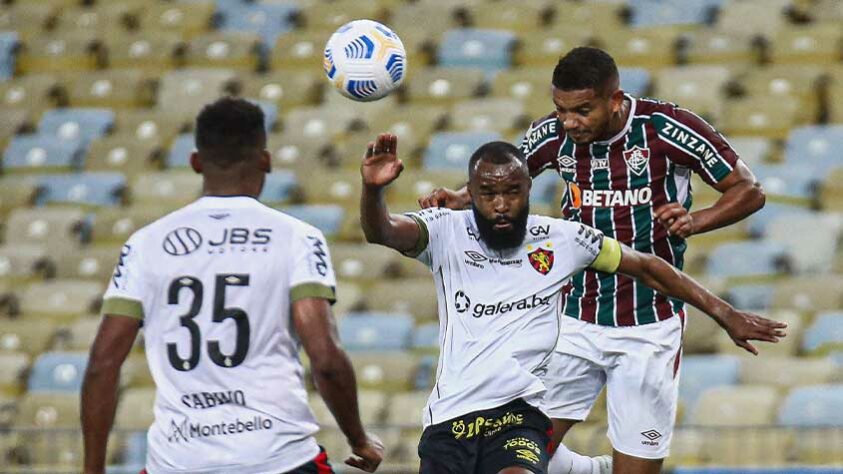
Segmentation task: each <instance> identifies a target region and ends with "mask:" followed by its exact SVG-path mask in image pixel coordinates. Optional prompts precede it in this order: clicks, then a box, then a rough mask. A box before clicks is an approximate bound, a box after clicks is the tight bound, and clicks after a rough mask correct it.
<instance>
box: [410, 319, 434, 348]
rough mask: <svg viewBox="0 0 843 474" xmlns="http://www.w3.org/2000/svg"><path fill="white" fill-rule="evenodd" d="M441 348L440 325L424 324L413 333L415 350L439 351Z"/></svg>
mask: <svg viewBox="0 0 843 474" xmlns="http://www.w3.org/2000/svg"><path fill="white" fill-rule="evenodd" d="M438 347H439V323H428V324H423V325H421V326H419V327H417V328H416V330H415V331H413V349H437V348H438Z"/></svg>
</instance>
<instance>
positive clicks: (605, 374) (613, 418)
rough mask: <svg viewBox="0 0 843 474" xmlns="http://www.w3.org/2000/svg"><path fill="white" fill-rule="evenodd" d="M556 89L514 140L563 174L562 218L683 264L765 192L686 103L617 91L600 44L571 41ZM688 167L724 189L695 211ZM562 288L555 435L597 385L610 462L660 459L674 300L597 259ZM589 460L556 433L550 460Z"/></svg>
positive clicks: (551, 398)
mask: <svg viewBox="0 0 843 474" xmlns="http://www.w3.org/2000/svg"><path fill="white" fill-rule="evenodd" d="M553 101H554V104H555V106H556V111H555V112H553V113H551V114H548V115H547V116H545V117H542V118H540V119H539V120H536V121H535V122H533V124H532V125H531V126H530V129H529V130H528V131H527V134H526V136H525V137H524V140H523V142H522V150H523V152H524V154H525V155H526V156H527V158H528V163H529V166H530V173H531V175H532V176H537V175H538V174H540V173H541V172H543V171H545V170H548V169H553V170H555V171H556V172H557V173H558V174H559V176H560V177H561V178H562V179H563V181H564V183H565V186H566V193H565V197H564V199H563V201H562V203H561V204H562V211H563V215H564V216H565V217H566V218H567V219H570V220H574V221H578V222H582V223H584V224H587V225H590V226H593V227H595V228H597V229H599V230H601V231H602V232H603V233H604V234H605V235H607V236H610V237H613V238H615V239H617V240H618V241H620V242H622V243H624V244H626V245H628V246H630V247H631V248H633V249H635V250H639V251H642V252H647V253H653V254H655V255H658V256H659V257H661V258H663V259H665V260H667V261H668V262H670V263H671V264H673V265H674V266H676V267H677V268H680V269H681V268H682V264H683V255H684V252H685V248H686V239H687V238H688V237H690V236H691V235H694V234H699V233H703V232H708V231H711V230H714V229H717V228H720V227H723V226H726V225H729V224H732V223H734V222H737V221H739V220H741V219H743V218H745V217H746V216H748V215H750V214H752V213H753V212H755V211H757V210H758V209H760V208H761V207H762V206H763V204H764V194H763V191H762V190H761V188H760V186H759V185H758V183H757V181H756V180H755V177H754V176H753V174H752V172H751V171H750V170H749V169H748V168H747V167H746V165H745V164H743V163H742V162H741V161H740V159H739V158H738V156H737V154H736V153H735V151H734V150H733V149H732V147H731V146H730V145H729V143H728V142H727V141H726V140H725V139H724V138H723V136H722V135H720V134H719V133H718V132H717V131H716V130H714V128H713V127H712V126H711V125H709V124H708V123H706V122H705V121H704V120H703V119H701V118H700V117H698V116H697V115H695V114H693V113H692V112H690V111H688V110H685V109H682V108H679V107H677V106H675V105H673V104H669V103H665V102H659V101H653V100H648V99H640V98H635V97H632V96H630V95H628V94H625V93H624V92H623V91H622V90H621V89H620V84H619V75H618V71H617V67H616V66H615V63H614V60H613V59H612V58H611V57H610V56H609V55H608V54H606V53H605V52H603V51H601V50H599V49H596V48H576V49H574V50H572V51H571V52H569V53H568V54H567V55H566V56H565V57H563V58H562V59H560V61H559V63H558V64H557V66H556V68H555V70H554V73H553ZM692 172H693V173H697V174H699V175H700V177H701V178H702V179H703V180H704V181H705V182H706V183H707V184H708V185H710V186H712V187H714V188H715V189H717V190H718V191H720V192H721V193H722V196H721V198H720V199H719V200H718V201H717V202H716V203H715V204H714V205H713V206H711V207H709V208H706V209H701V210H696V211H694V212H690V208H691V203H692V194H691V185H690V177H691V173H692ZM468 202H469V201H468V196H467V193H466V192H465V190H464V189H463V190H460V191H450V190H444V189H438V190H435V191H434V192H433V193H431V194H430V195H428V196H426V197H424V198H422V199H420V204H421V205H422V207H432V206H447V207H451V208H462V207H464V206H466V205H467V204H468ZM563 291H564V292H565V295H564V299H563V303H562V313H563V314H564V316H566V317H567V318H565V324H563V331H562V335H561V336H560V339H559V344H558V346H557V355H558V356H557V357H556V358H555V359H554V361H553V363H552V364H551V370H550V371H549V374H548V381H547V383H548V387H549V390H548V394H547V397H546V400H547V403H548V405H547V407H546V408H547V410H548V412H549V413H550V414H551V416H552V417H553V418H554V428H555V440H557V441H561V439H562V437H564V435H565V433H566V432H567V431H568V429H570V427H571V426H573V425H574V424H575V423H577V422H578V421H581V420H583V419H585V418H586V416H587V415H588V413H589V411H590V409H591V406H592V405H593V403H594V401H595V399H596V398H597V395H598V393H599V391H600V390H601V389H602V387H603V386H604V385H606V386H607V387H608V404H609V414H610V420H609V421H610V423H609V438H610V439H611V441H612V445H613V447H614V449H615V453H614V460H615V464H616V468H615V469H616V471H615V472H635V473H647V472H659V471H660V469H661V464H662V460H663V458H665V457H666V456H667V455H668V450H669V445H670V440H671V435H672V430H673V423H674V419H675V412H676V403H677V385H678V379H677V371H678V367H679V357H680V351H681V335H682V330H683V322H684V316H685V310H684V305H683V304H682V303H681V302H679V301H676V300H671V299H669V298H667V297H665V296H664V295H661V294H659V293H658V292H655V291H653V290H652V289H651V288H649V287H647V286H645V285H643V284H640V283H636V282H634V281H633V280H632V279H630V278H628V277H625V276H622V275H608V274H602V273H599V272H595V271H593V270H585V271H584V272H582V273H580V274H579V275H577V276H576V277H574V278H573V279H572V280H571V283H570V284H569V285H568V286H567V287H566V288H565V289H564V290H563ZM736 343H737V344H738V345H740V346H742V347H744V348H745V349H746V350H748V351H750V352H753V353H755V352H756V350H755V348H754V347H753V346H751V345H749V344H746V343H743V342H739V341H736ZM595 469H596V467H593V466H592V461H591V460H590V459H589V458H586V457H583V456H579V455H576V454H574V453H571V452H570V451H568V450H567V449H565V448H564V446H560V449H559V451H558V453H557V455H556V456H555V457H554V459H553V461H552V463H551V469H550V472H551V473H552V474H555V473H557V472H562V473H569V472H570V473H586V474H590V473H591V472H592V471H593V470H595Z"/></svg>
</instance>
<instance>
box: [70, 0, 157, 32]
mask: <svg viewBox="0 0 843 474" xmlns="http://www.w3.org/2000/svg"><path fill="white" fill-rule="evenodd" d="M69 3H70V2H69ZM74 3H77V4H76V5H73V6H70V7H68V8H63V9H62V10H61V14H60V15H59V17H58V22H57V24H56V26H55V30H56V31H57V32H73V31H84V30H94V31H99V32H101V33H103V34H104V35H107V36H117V35H120V34H125V33H126V29H127V27H128V26H129V25H131V24H132V22H134V21H136V17H137V14H138V12H139V10H140V8H139V7H140V5H138V4H137V3H135V4H132V3H131V2H110V3H100V4H98V5H95V6H93V7H92V6H81V5H78V2H74Z"/></svg>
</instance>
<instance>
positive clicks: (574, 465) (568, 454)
mask: <svg viewBox="0 0 843 474" xmlns="http://www.w3.org/2000/svg"><path fill="white" fill-rule="evenodd" d="M593 472H594V465H593V463H592V462H591V458H590V457H588V456H583V455H582V454H577V453H575V452H573V451H571V450H570V449H568V448H567V446H565V445H564V444H562V443H559V446H557V447H556V452H555V453H553V457H552V458H550V464H549V465H548V467H547V473H548V474H592V473H593Z"/></svg>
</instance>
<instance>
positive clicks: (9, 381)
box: [0, 352, 31, 421]
mask: <svg viewBox="0 0 843 474" xmlns="http://www.w3.org/2000/svg"><path fill="white" fill-rule="evenodd" d="M30 362H31V359H30V357H29V355H27V354H25V353H23V352H9V353H5V352H4V353H2V354H0V398H5V397H15V396H17V395H19V394H20V393H21V392H22V391H23V388H24V378H23V377H24V374H25V371H26V369H28V368H29V364H30ZM2 405H3V404H2V403H0V413H2V412H3V408H2ZM0 419H1V418H0ZM4 421H7V420H4Z"/></svg>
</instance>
